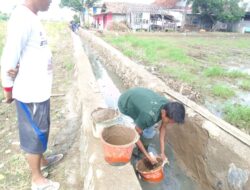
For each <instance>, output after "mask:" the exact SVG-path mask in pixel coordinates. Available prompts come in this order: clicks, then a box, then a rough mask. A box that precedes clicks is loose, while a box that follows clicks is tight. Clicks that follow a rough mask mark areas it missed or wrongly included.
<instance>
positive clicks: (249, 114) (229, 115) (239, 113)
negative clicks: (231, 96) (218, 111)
mask: <svg viewBox="0 0 250 190" xmlns="http://www.w3.org/2000/svg"><path fill="white" fill-rule="evenodd" d="M224 113H225V120H227V121H228V122H230V123H232V124H233V125H235V126H237V127H239V128H244V129H247V130H250V106H244V105H227V106H226V107H225V108H224Z"/></svg>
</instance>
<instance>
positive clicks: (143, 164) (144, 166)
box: [137, 158, 163, 172]
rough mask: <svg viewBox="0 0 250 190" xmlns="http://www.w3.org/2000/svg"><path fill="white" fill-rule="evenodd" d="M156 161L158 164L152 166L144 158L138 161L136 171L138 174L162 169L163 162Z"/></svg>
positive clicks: (160, 160) (158, 159)
mask: <svg viewBox="0 0 250 190" xmlns="http://www.w3.org/2000/svg"><path fill="white" fill-rule="evenodd" d="M157 161H158V163H156V164H154V165H153V164H151V162H150V161H148V160H147V159H145V158H144V159H142V160H140V161H138V165H137V169H138V171H140V172H151V171H154V170H157V169H158V168H160V167H162V164H163V161H162V159H161V158H157Z"/></svg>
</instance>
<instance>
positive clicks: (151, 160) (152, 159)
mask: <svg viewBox="0 0 250 190" xmlns="http://www.w3.org/2000/svg"><path fill="white" fill-rule="evenodd" d="M147 159H148V160H149V161H150V162H151V164H152V165H155V164H157V163H158V161H157V160H156V157H155V156H151V155H149V154H148V156H147Z"/></svg>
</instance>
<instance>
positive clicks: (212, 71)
mask: <svg viewBox="0 0 250 190" xmlns="http://www.w3.org/2000/svg"><path fill="white" fill-rule="evenodd" d="M203 73H204V75H205V76H206V77H228V78H232V79H236V78H249V75H248V74H247V73H244V72H242V71H238V70H232V71H227V70H226V69H224V68H222V67H220V66H213V67H209V68H207V69H205V70H204V71H203Z"/></svg>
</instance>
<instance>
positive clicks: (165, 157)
mask: <svg viewBox="0 0 250 190" xmlns="http://www.w3.org/2000/svg"><path fill="white" fill-rule="evenodd" d="M161 158H162V161H163V163H165V164H169V161H168V158H167V156H166V155H165V154H164V153H161Z"/></svg>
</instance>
